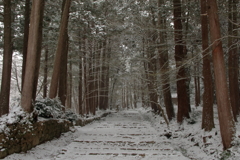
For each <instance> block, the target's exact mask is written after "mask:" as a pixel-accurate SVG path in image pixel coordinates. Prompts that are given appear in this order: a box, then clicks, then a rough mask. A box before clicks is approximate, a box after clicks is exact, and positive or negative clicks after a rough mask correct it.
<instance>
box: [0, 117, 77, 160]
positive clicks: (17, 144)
mask: <svg viewBox="0 0 240 160" xmlns="http://www.w3.org/2000/svg"><path fill="white" fill-rule="evenodd" d="M71 126H72V123H71V122H69V121H67V120H61V121H60V120H56V119H50V120H46V121H40V122H36V123H31V124H22V123H15V124H10V125H9V126H7V128H6V130H5V131H4V132H2V133H0V159H1V158H4V157H6V156H7V155H10V154H13V153H19V152H26V151H27V150H29V149H31V148H33V147H35V146H36V145H38V144H41V143H44V142H46V141H49V140H52V139H53V138H58V137H60V136H61V134H62V133H64V132H68V131H69V128H70V127H71Z"/></svg>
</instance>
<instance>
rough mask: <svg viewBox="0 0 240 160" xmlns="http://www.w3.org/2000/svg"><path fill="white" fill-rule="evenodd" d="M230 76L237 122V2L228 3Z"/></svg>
mask: <svg viewBox="0 0 240 160" xmlns="http://www.w3.org/2000/svg"><path fill="white" fill-rule="evenodd" d="M228 4H229V5H228V7H229V9H228V12H229V13H228V19H229V22H228V35H229V37H228V50H229V51H228V54H229V56H228V76H229V94H230V101H231V106H232V111H233V117H234V120H235V121H237V116H238V115H239V87H238V86H239V84H238V75H239V73H238V67H239V65H238V60H239V55H238V53H237V46H236V45H234V43H235V42H234V40H235V38H233V37H234V36H235V37H236V36H237V27H236V24H237V15H236V14H237V13H236V12H237V7H236V4H237V2H236V0H229V1H228Z"/></svg>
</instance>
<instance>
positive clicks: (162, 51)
mask: <svg viewBox="0 0 240 160" xmlns="http://www.w3.org/2000/svg"><path fill="white" fill-rule="evenodd" d="M164 4H165V3H164V0H158V8H159V11H158V27H159V28H160V31H159V41H160V44H159V47H158V52H159V64H160V74H161V81H162V91H163V99H164V104H165V108H166V112H167V115H168V119H169V120H172V119H173V118H174V117H175V113H174V108H173V103H172V97H171V90H170V84H169V81H170V79H169V73H168V71H169V59H168V50H167V46H166V45H167V44H166V39H167V34H166V32H165V29H166V19H164V18H163V17H162V14H161V11H160V8H161V7H162V6H163V5H164ZM161 30H164V31H161Z"/></svg>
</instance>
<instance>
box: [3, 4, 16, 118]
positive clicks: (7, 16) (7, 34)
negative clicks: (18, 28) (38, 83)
mask: <svg viewBox="0 0 240 160" xmlns="http://www.w3.org/2000/svg"><path fill="white" fill-rule="evenodd" d="M3 3H4V21H3V23H4V48H3V67H2V82H1V94H0V95H1V96H0V116H2V115H4V114H7V113H9V97H10V85H11V68H12V50H13V49H12V29H11V22H12V15H11V1H9V0H4V2H3Z"/></svg>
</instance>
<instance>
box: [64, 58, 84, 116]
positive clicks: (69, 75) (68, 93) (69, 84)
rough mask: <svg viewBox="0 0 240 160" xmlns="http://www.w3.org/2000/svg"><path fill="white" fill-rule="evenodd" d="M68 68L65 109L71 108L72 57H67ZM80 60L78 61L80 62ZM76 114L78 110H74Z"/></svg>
mask: <svg viewBox="0 0 240 160" xmlns="http://www.w3.org/2000/svg"><path fill="white" fill-rule="evenodd" d="M69 60H70V62H69V66H68V83H67V85H68V87H67V107H68V108H72V95H73V91H72V90H73V78H72V76H73V75H72V72H73V68H72V55H69ZM80 60H81V59H79V61H80ZM76 113H79V109H78V108H77V109H76Z"/></svg>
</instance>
